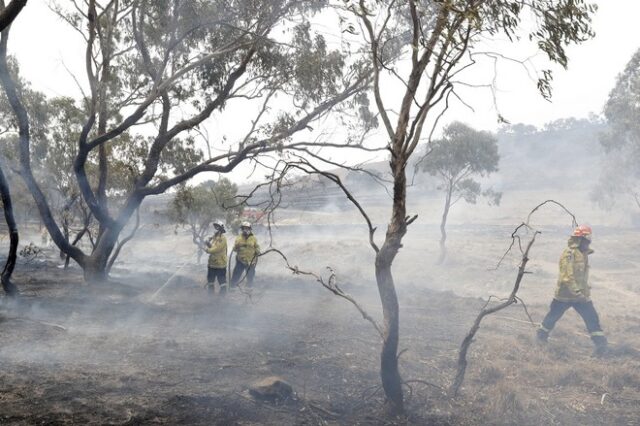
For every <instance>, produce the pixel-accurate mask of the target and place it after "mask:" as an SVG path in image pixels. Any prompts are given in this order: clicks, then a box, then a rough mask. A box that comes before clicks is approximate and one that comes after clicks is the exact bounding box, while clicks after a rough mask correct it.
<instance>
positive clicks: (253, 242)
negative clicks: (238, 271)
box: [233, 234, 260, 265]
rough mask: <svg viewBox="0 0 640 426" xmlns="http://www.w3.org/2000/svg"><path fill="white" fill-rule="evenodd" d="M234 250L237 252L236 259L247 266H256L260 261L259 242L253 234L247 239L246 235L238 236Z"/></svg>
mask: <svg viewBox="0 0 640 426" xmlns="http://www.w3.org/2000/svg"><path fill="white" fill-rule="evenodd" d="M233 250H234V251H235V252H236V258H237V259H238V261H239V262H241V263H244V264H245V265H249V264H254V265H255V264H256V263H257V261H258V255H259V254H260V246H259V245H258V240H257V239H256V237H255V236H254V235H253V234H249V235H248V236H247V237H245V236H244V234H240V235H238V237H237V238H236V242H235V244H234V246H233Z"/></svg>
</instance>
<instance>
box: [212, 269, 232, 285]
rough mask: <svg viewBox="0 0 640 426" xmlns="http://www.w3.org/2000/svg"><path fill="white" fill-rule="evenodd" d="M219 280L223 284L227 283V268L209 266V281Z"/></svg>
mask: <svg viewBox="0 0 640 426" xmlns="http://www.w3.org/2000/svg"><path fill="white" fill-rule="evenodd" d="M216 279H217V280H218V284H220V285H221V286H222V285H224V284H226V283H227V268H212V267H211V266H209V267H208V268H207V283H209V284H213V283H215V282H216Z"/></svg>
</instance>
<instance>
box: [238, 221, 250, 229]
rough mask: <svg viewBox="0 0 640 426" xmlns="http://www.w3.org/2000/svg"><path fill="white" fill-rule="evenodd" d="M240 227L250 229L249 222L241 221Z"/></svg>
mask: <svg viewBox="0 0 640 426" xmlns="http://www.w3.org/2000/svg"><path fill="white" fill-rule="evenodd" d="M240 228H249V229H251V222H242V224H240Z"/></svg>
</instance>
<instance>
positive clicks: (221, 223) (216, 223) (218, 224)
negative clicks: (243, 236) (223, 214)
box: [213, 220, 225, 232]
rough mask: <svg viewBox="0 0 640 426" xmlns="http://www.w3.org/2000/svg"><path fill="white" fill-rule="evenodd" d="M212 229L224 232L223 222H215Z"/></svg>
mask: <svg viewBox="0 0 640 426" xmlns="http://www.w3.org/2000/svg"><path fill="white" fill-rule="evenodd" d="M213 227H214V228H219V229H220V230H221V231H222V232H225V229H224V222H223V221H221V220H216V221H215V222H213Z"/></svg>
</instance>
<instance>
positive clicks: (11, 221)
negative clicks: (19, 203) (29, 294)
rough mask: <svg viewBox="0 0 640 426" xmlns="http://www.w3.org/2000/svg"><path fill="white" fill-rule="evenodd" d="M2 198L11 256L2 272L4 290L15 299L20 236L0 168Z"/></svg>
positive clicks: (0, 193) (8, 192) (9, 255)
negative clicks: (14, 270) (15, 276)
mask: <svg viewBox="0 0 640 426" xmlns="http://www.w3.org/2000/svg"><path fill="white" fill-rule="evenodd" d="M0 196H2V207H3V209H4V218H5V220H6V222H7V227H8V228H9V254H8V255H7V261H6V262H5V264H4V269H3V270H2V279H1V280H2V288H3V289H4V291H5V293H7V295H8V296H11V297H15V296H17V295H18V288H17V287H16V285H15V284H14V283H13V282H12V281H11V275H12V274H13V269H14V268H15V266H16V260H17V258H18V256H17V252H18V242H19V240H20V237H19V234H18V226H17V225H16V221H15V218H14V216H13V203H12V202H11V191H10V190H9V184H8V182H7V179H6V177H5V175H4V172H3V171H2V167H1V166H0Z"/></svg>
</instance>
